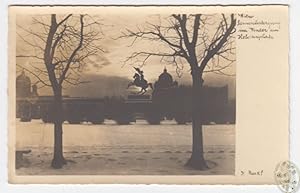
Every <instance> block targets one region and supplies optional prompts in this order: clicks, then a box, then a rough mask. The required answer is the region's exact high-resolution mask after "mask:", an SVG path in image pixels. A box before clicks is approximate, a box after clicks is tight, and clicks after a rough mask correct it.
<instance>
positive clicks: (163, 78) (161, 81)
mask: <svg viewBox="0 0 300 193" xmlns="http://www.w3.org/2000/svg"><path fill="white" fill-rule="evenodd" d="M173 85H174V82H173V77H172V76H171V74H169V73H168V71H167V69H166V68H164V71H163V73H161V74H160V75H159V77H158V81H157V82H155V85H154V86H155V88H156V89H164V88H170V87H172V86H173Z"/></svg>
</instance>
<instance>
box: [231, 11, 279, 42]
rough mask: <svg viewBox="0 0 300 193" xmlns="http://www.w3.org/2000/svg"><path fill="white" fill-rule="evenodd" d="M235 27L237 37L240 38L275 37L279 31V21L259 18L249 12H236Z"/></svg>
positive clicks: (261, 38)
mask: <svg viewBox="0 0 300 193" xmlns="http://www.w3.org/2000/svg"><path fill="white" fill-rule="evenodd" d="M237 29H238V31H237V38H238V39H240V40H249V39H256V40H264V39H275V38H276V34H277V33H278V32H279V31H280V22H278V21H271V20H270V21H269V20H265V19H260V18H257V17H255V16H254V15H249V14H238V20H237Z"/></svg>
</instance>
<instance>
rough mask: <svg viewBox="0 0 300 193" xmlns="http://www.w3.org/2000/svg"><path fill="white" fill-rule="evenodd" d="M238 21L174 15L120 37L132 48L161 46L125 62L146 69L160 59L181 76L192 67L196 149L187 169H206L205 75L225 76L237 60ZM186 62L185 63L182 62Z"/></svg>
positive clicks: (220, 15) (129, 31)
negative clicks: (141, 43)
mask: <svg viewBox="0 0 300 193" xmlns="http://www.w3.org/2000/svg"><path fill="white" fill-rule="evenodd" d="M235 25H236V19H235V17H234V14H231V15H225V14H214V15H202V14H194V15H186V14H174V15H172V16H170V17H168V18H165V19H164V21H163V22H161V20H160V22H159V24H153V23H149V22H147V23H146V24H145V25H144V26H143V28H142V29H141V27H137V29H135V30H132V29H126V31H125V32H124V33H123V35H122V36H121V37H120V38H132V43H131V45H130V46H133V45H135V44H136V43H137V42H138V41H141V40H142V41H146V42H149V44H150V43H151V44H152V45H153V44H155V43H156V46H157V45H160V46H162V48H161V49H156V50H154V51H149V50H144V51H137V52H133V53H132V55H130V56H129V57H128V58H127V59H126V61H125V64H126V63H127V62H132V61H135V62H138V64H139V65H140V66H143V65H144V64H145V63H146V62H147V61H148V60H149V58H151V57H160V58H161V61H164V62H168V63H172V64H173V65H175V66H176V71H177V73H178V74H179V75H180V72H181V70H182V69H183V66H184V64H185V63H187V64H189V67H190V70H191V75H192V84H193V85H192V90H193V99H192V100H193V104H194V105H193V109H192V127H193V148H192V155H191V158H190V159H189V161H188V162H187V164H186V165H187V166H190V167H193V168H195V169H200V170H203V169H206V168H208V167H207V164H206V162H205V160H204V157H203V137H202V122H203V121H202V120H201V114H202V113H201V106H202V104H201V103H202V101H203V100H202V96H203V95H202V86H203V79H202V77H203V73H205V72H213V73H216V74H221V75H226V74H227V73H226V72H225V71H224V70H226V68H227V67H229V66H230V65H231V64H232V63H233V62H234V61H235V58H234V57H233V56H234V49H235V44H234V38H233V33H234V32H235ZM182 59H183V60H182Z"/></svg>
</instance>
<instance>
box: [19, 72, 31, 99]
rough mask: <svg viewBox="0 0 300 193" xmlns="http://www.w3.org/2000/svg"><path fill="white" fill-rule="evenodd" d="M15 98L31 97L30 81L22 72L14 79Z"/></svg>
mask: <svg viewBox="0 0 300 193" xmlns="http://www.w3.org/2000/svg"><path fill="white" fill-rule="evenodd" d="M16 96H17V98H22V97H30V96H31V80H30V78H29V77H28V76H26V74H25V71H24V70H23V71H22V73H21V74H20V75H19V76H17V79H16Z"/></svg>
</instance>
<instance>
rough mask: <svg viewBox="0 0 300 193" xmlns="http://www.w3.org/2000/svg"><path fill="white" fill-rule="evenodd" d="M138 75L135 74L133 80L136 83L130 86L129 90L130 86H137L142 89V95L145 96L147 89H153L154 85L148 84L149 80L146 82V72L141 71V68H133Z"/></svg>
mask: <svg viewBox="0 0 300 193" xmlns="http://www.w3.org/2000/svg"><path fill="white" fill-rule="evenodd" d="M133 68H134V69H135V70H136V71H137V73H135V74H134V76H133V78H134V81H133V82H131V83H129V84H128V88H129V87H130V86H133V85H135V86H137V87H141V91H140V93H141V94H144V93H145V92H147V88H148V86H150V88H151V89H153V87H152V84H151V83H148V82H147V80H145V78H144V72H143V71H142V70H140V69H139V68H136V67H133Z"/></svg>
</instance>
